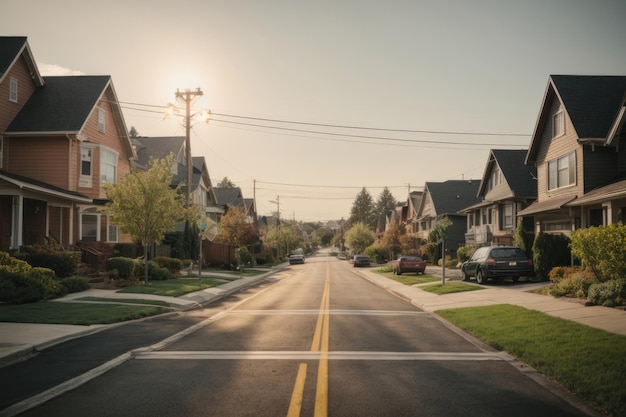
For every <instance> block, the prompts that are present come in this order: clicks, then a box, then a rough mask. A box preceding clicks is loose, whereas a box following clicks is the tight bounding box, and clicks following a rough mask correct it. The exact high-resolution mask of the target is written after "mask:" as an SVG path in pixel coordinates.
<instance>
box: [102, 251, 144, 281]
mask: <svg viewBox="0 0 626 417" xmlns="http://www.w3.org/2000/svg"><path fill="white" fill-rule="evenodd" d="M113 270H116V271H117V276H118V277H119V278H121V279H127V278H132V277H135V276H137V261H135V260H134V259H132V258H124V257H121V256H118V257H113V258H110V259H109V260H108V261H107V271H113Z"/></svg>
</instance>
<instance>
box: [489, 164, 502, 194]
mask: <svg viewBox="0 0 626 417" xmlns="http://www.w3.org/2000/svg"><path fill="white" fill-rule="evenodd" d="M501 182H502V171H500V167H499V166H497V165H494V167H493V170H492V171H491V176H490V177H489V187H488V188H489V190H491V189H492V188H493V187H495V186H496V185H499V184H500V183H501Z"/></svg>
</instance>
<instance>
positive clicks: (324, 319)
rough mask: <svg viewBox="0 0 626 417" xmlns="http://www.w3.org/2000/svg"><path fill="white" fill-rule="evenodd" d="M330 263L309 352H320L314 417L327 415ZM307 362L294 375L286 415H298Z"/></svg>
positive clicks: (294, 416)
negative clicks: (294, 380)
mask: <svg viewBox="0 0 626 417" xmlns="http://www.w3.org/2000/svg"><path fill="white" fill-rule="evenodd" d="M329 310H330V264H328V263H327V264H326V282H325V284H324V293H323V295H322V303H321V305H320V312H319V315H318V316H317V324H316V325H315V334H314V335H313V343H312V345H311V352H320V362H319V366H318V371H317V387H316V392H315V414H314V416H315V417H326V416H328V341H329V327H330V315H329ZM306 371H307V364H306V363H301V364H300V366H299V368H298V375H297V376H296V383H295V386H294V388H293V393H292V394H291V402H290V404H289V411H288V412H287V417H299V416H300V409H301V407H302V396H303V393H304V383H305V380H306Z"/></svg>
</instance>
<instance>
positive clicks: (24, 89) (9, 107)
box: [0, 57, 35, 135]
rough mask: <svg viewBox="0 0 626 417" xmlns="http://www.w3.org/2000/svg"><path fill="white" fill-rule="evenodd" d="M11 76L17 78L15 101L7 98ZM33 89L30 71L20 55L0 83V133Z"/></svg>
mask: <svg viewBox="0 0 626 417" xmlns="http://www.w3.org/2000/svg"><path fill="white" fill-rule="evenodd" d="M11 78H15V79H17V103H14V102H12V101H10V100H9V89H10V84H11V81H10V80H11ZM33 91H35V84H34V83H33V80H32V78H31V77H30V71H29V70H28V67H27V65H26V62H25V61H24V57H20V59H18V60H17V61H16V62H15V65H13V66H12V67H11V69H9V71H8V73H7V74H6V75H5V76H4V79H3V80H2V84H0V135H1V134H2V133H4V131H5V130H6V129H7V127H8V126H9V125H10V124H11V121H12V120H13V118H15V116H16V115H17V114H18V113H19V111H20V110H21V109H22V107H23V106H24V103H26V102H27V101H28V99H29V98H30V96H31V95H32V94H33Z"/></svg>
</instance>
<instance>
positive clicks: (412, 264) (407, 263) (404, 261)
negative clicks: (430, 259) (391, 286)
mask: <svg viewBox="0 0 626 417" xmlns="http://www.w3.org/2000/svg"><path fill="white" fill-rule="evenodd" d="M391 267H392V269H393V273H394V275H402V274H403V273H405V272H415V273H416V274H423V273H424V271H425V270H426V261H424V260H423V259H422V258H420V257H419V256H400V257H399V258H398V259H396V260H395V261H393V262H392V263H391Z"/></svg>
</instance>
